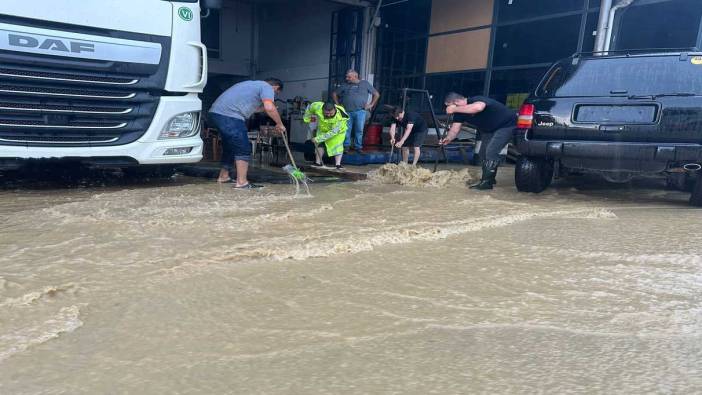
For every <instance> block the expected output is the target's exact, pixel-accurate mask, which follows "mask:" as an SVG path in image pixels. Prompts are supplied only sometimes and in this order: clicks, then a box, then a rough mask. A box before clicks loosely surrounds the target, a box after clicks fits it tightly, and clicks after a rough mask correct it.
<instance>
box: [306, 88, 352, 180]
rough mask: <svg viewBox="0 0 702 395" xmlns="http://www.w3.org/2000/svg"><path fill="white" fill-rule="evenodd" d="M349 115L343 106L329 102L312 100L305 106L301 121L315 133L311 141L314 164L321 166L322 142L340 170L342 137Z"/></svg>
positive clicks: (343, 136) (342, 153)
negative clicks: (313, 147)
mask: <svg viewBox="0 0 702 395" xmlns="http://www.w3.org/2000/svg"><path fill="white" fill-rule="evenodd" d="M348 120H349V115H348V114H347V113H346V110H344V107H342V106H340V105H337V104H334V103H331V102H326V103H325V102H321V101H318V102H314V103H312V104H310V105H309V106H307V109H306V110H305V115H304V117H303V121H304V122H305V123H307V124H309V125H310V129H311V130H312V132H313V133H315V135H314V137H312V142H313V143H314V145H315V151H314V154H315V165H316V166H323V162H322V157H323V155H324V148H323V147H319V144H321V143H324V146H325V147H326V151H327V155H329V156H330V157H331V156H333V157H334V162H335V164H336V168H337V170H342V169H343V166H341V158H342V156H343V155H344V139H345V138H346V129H348Z"/></svg>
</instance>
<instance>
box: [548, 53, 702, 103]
mask: <svg viewBox="0 0 702 395" xmlns="http://www.w3.org/2000/svg"><path fill="white" fill-rule="evenodd" d="M693 60H694V58H690V59H688V60H685V61H681V60H680V57H679V56H675V55H673V56H632V57H617V58H613V59H608V58H600V59H597V58H594V59H581V60H580V62H579V63H578V64H577V65H573V64H572V62H567V63H566V62H564V63H562V70H561V69H559V68H556V69H554V74H555V75H554V76H553V78H551V76H549V77H547V78H546V80H545V82H548V84H547V85H546V86H542V87H541V88H540V89H539V92H538V93H539V95H541V96H544V97H568V96H613V95H614V96H617V95H618V96H627V95H635V96H647V95H655V94H683V95H688V94H696V95H699V94H702V75H701V74H700V71H699V70H700V68H701V67H702V65H698V64H695V63H694V62H693Z"/></svg>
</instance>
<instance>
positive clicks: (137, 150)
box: [0, 94, 203, 167]
mask: <svg viewBox="0 0 702 395" xmlns="http://www.w3.org/2000/svg"><path fill="white" fill-rule="evenodd" d="M201 109H202V103H201V101H200V99H199V98H198V97H197V95H195V94H189V95H185V96H164V97H161V99H160V102H159V105H158V109H157V110H156V114H155V115H154V118H153V121H152V122H151V125H150V126H149V129H148V130H147V131H146V133H144V135H143V136H141V138H139V139H138V140H137V141H135V142H133V143H129V144H125V145H118V146H108V147H87V146H81V147H26V146H3V145H0V162H3V163H5V165H6V166H5V167H12V166H10V165H9V164H10V163H12V162H21V161H24V160H27V159H76V160H78V161H86V162H90V159H91V158H100V161H97V162H98V163H99V162H101V161H102V162H104V163H109V158H114V162H115V164H118V163H122V162H124V163H128V162H129V161H130V160H131V161H132V162H133V164H144V165H146V164H178V163H193V162H199V161H200V160H201V159H202V145H203V144H202V139H201V138H200V136H199V134H197V135H195V136H193V137H188V138H171V139H162V140H159V134H160V133H161V131H162V130H163V128H164V127H165V126H166V124H167V123H168V122H170V120H171V119H172V118H173V117H174V116H176V115H179V114H183V113H187V112H200V111H201ZM169 149H181V150H180V151H181V152H185V151H187V153H181V154H177V155H172V154H171V153H172V152H168V150H169ZM118 158H123V159H118Z"/></svg>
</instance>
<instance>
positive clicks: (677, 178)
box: [665, 173, 695, 192]
mask: <svg viewBox="0 0 702 395" xmlns="http://www.w3.org/2000/svg"><path fill="white" fill-rule="evenodd" d="M694 185H695V180H694V177H691V176H690V175H689V174H687V173H670V174H668V175H667V176H666V179H665V186H666V188H667V189H669V190H672V191H683V192H691V191H692V188H693V187H694Z"/></svg>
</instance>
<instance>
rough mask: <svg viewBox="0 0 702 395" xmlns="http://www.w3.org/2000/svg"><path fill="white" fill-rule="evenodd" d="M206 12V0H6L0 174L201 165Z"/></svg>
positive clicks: (1, 28) (1, 22) (0, 30)
mask: <svg viewBox="0 0 702 395" xmlns="http://www.w3.org/2000/svg"><path fill="white" fill-rule="evenodd" d="M206 6H207V5H206V4H203V7H206ZM200 11H201V10H200V3H199V2H198V0H179V1H168V0H2V6H1V7H0V170H2V169H11V168H17V167H21V166H22V165H23V164H25V163H27V162H33V161H36V160H43V159H60V160H65V161H77V162H81V163H84V164H87V165H90V166H97V167H120V168H132V169H133V168H139V169H158V168H164V167H165V168H169V167H173V166H174V165H177V164H181V163H189V162H198V161H199V160H200V159H201V158H202V145H203V143H202V140H201V138H200V133H199V131H200V118H201V110H202V103H201V101H200V99H199V98H198V93H201V92H202V90H203V88H204V87H205V84H206V83H207V48H206V47H205V46H204V45H203V44H202V42H201V39H200Z"/></svg>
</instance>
